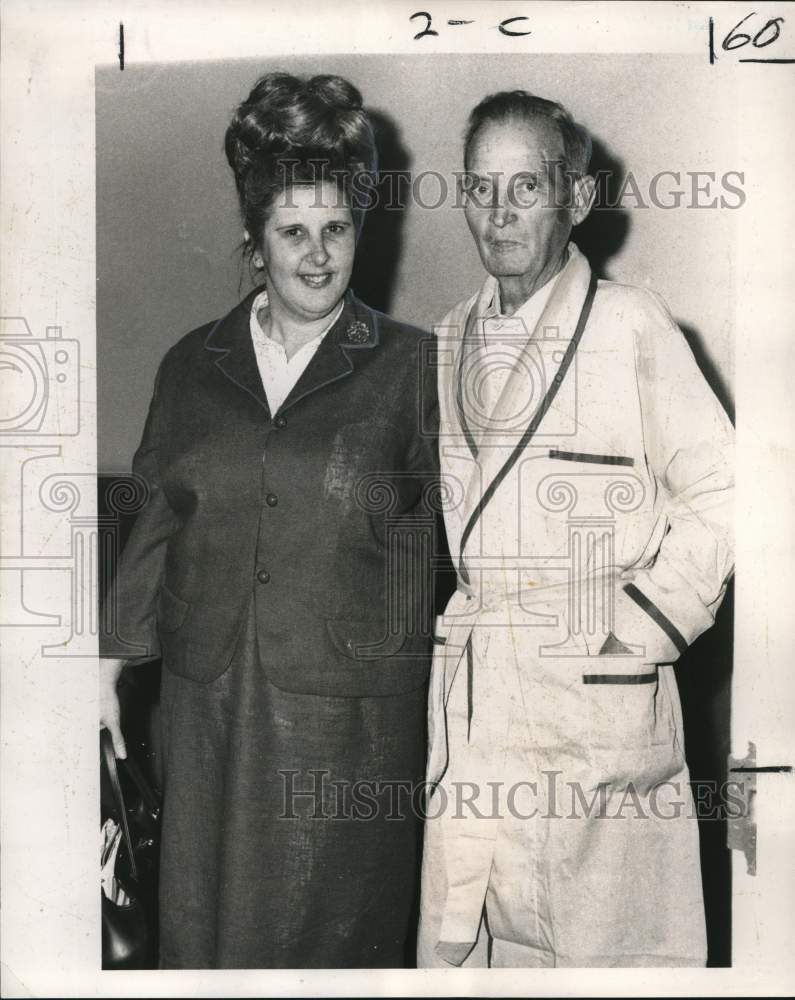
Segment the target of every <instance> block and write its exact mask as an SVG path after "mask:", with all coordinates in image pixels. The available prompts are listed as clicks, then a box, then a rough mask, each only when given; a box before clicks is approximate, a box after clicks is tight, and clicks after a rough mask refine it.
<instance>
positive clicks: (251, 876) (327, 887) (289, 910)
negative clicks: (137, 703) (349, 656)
mask: <svg viewBox="0 0 795 1000" xmlns="http://www.w3.org/2000/svg"><path fill="white" fill-rule="evenodd" d="M365 669H366V668H365ZM373 669H377V668H373ZM161 706H162V726H163V760H164V792H165V796H164V809H163V835H162V849H161V876H160V965H161V967H162V968H183V969H199V968H257V969H264V968H379V967H380V968H400V967H404V966H406V965H411V964H412V963H413V955H414V915H415V913H416V906H417V892H418V877H419V875H418V868H419V857H418V854H419V844H420V829H419V827H420V824H419V820H418V818H417V815H416V814H417V812H418V811H419V809H418V808H417V806H418V796H417V794H416V789H417V788H418V786H419V785H420V783H421V780H422V775H423V769H424V763H425V706H426V690H425V688H420V689H418V690H416V691H412V692H410V693H408V694H405V695H398V696H392V697H381V698H334V697H325V696H315V695H305V694H291V693H290V692H287V691H284V690H281V689H280V688H277V687H275V686H274V685H273V684H272V683H271V682H270V681H269V679H268V676H267V651H266V650H262V651H258V650H257V641H256V629H255V622H254V616H253V608H252V609H251V610H250V611H249V616H248V621H247V623H246V626H245V628H244V630H243V634H242V636H241V640H240V644H239V646H238V649H237V651H236V653H235V656H234V658H233V660H232V663H231V665H230V667H229V669H228V670H227V671H226V672H225V673H224V674H222V676H221V677H219V678H218V679H217V680H215V681H213V682H212V683H210V684H200V683H197V682H195V681H191V680H187V679H184V678H182V677H177V676H176V675H175V674H172V673H170V672H169V671H168V669H167V667H164V670H163V687H162V696H161ZM412 790H415V794H414V795H413V796H412Z"/></svg>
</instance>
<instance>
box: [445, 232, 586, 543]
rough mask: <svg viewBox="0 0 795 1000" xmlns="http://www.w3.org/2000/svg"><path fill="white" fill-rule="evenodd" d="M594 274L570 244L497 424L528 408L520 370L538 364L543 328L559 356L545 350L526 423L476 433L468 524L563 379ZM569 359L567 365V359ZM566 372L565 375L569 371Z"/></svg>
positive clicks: (503, 397) (503, 396)
mask: <svg viewBox="0 0 795 1000" xmlns="http://www.w3.org/2000/svg"><path fill="white" fill-rule="evenodd" d="M590 278H591V269H590V267H589V265H588V261H587V260H586V259H585V257H584V256H583V255H582V254H581V253H580V251H579V250H578V249H577V247H576V246H575V245H574V244H573V243H571V244H569V261H568V263H567V264H566V266H565V268H564V269H563V271H562V273H561V275H560V277H559V279H558V282H557V285H556V286H555V290H554V291H553V293H552V295H551V297H550V299H549V302H548V303H547V305H546V308H545V309H544V312H543V313H542V314H541V317H540V318H539V320H538V323H537V325H536V328H535V330H534V331H533V332H532V333H531V335H530V337H529V338H528V341H527V344H526V345H525V349H524V350H523V352H522V354H521V355H520V357H519V358H518V359H517V363H516V365H515V366H514V368H513V370H512V372H511V374H510V376H509V377H508V379H507V381H506V383H505V385H504V387H503V390H502V392H501V393H500V396H499V398H498V400H497V402H496V404H495V406H494V410H493V414H492V419H493V421H494V426H496V427H499V426H500V423H501V422H504V424H507V425H509V426H510V425H511V424H514V425H515V423H516V421H515V420H513V421H512V420H511V415H512V414H516V413H519V412H522V410H523V409H524V408H525V407H526V403H527V398H526V397H527V378H526V376H525V375H523V374H522V370H523V368H524V369H525V370H529V371H533V370H537V369H538V357H539V355H538V353H537V349H536V346H535V344H534V341H536V338H538V337H540V336H542V335H543V331H545V330H546V331H549V330H555V331H557V336H556V344H559V345H560V350H559V351H557V352H555V354H556V356H557V358H558V360H557V361H552V359H551V352H549V353H547V354H545V371H544V372H543V377H544V381H543V385H542V387H541V388H542V391H540V392H539V393H538V394H537V398H534V400H533V404H534V405H533V415H532V416H531V417H529V418H528V420H527V423H526V424H525V425H524V426H519V427H516V426H511V429H510V431H509V432H508V433H505V434H494V433H487V432H486V431H485V430H481V431H479V433H478V434H477V435H476V436H475V445H476V448H477V452H478V459H477V467H476V468H475V463H474V462H473V468H475V471H474V472H473V474H472V475H471V476H470V477H469V482H468V484H467V487H466V492H465V498H464V503H463V506H462V515H463V519H464V523H465V524H467V523H468V522H469V521H470V520H471V519H472V516H473V514H474V512H475V511H476V509H477V507H478V504H479V503H480V501H481V498H482V496H483V494H484V492H485V491H486V490H487V489H488V488H489V485H490V484H491V483H492V482H493V481H494V479H495V478H496V477H497V476H498V475H499V473H500V470H501V469H502V467H503V466H504V465H505V463H506V461H508V459H509V456H510V455H511V452H512V451H513V449H514V447H515V446H516V444H517V443H518V441H519V440H520V438H521V437H522V434H523V432H524V431H525V430H526V427H527V424H529V423H530V422H531V420H533V419H534V418H535V415H536V414H537V413H538V407H539V406H540V405H541V404H542V402H543V399H544V395H545V392H544V391H543V390H547V391H548V390H549V389H550V388H551V387H553V386H554V385H555V384H556V382H559V381H560V375H561V372H560V369H561V365H562V363H563V358H564V357H566V356H567V354H566V348H568V346H569V344H570V343H571V340H572V337H573V336H574V333H575V330H576V328H577V323H578V320H579V318H580V314H581V312H582V309H583V305H584V304H585V301H586V298H587V296H588V289H589V283H590ZM565 364H566V367H568V362H566V363H565ZM562 374H563V376H564V377H565V372H563V373H562ZM542 420H543V417H542ZM470 530H471V529H470Z"/></svg>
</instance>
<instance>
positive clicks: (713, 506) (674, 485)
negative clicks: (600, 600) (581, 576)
mask: <svg viewBox="0 0 795 1000" xmlns="http://www.w3.org/2000/svg"><path fill="white" fill-rule="evenodd" d="M643 295H644V299H645V303H644V305H645V308H643V309H642V311H641V312H642V314H643V319H642V320H641V321H639V322H638V323H637V324H636V330H635V368H636V372H637V384H638V392H639V397H640V404H641V413H642V420H643V438H644V445H645V451H646V460H647V462H648V465H649V469H650V472H651V475H652V476H653V479H654V482H655V485H656V487H657V489H658V490H659V491H661V495H662V496H663V497H664V503H663V506H662V511H663V516H664V517H665V518H666V521H667V529H666V532H665V534H664V537H663V540H662V543H661V545H660V548H659V551H658V552H657V555H656V558H655V559H654V560H653V562H652V563H651V565H649V566H647V567H645V568H644V569H642V570H640V571H637V572H632V571H630V572H629V573H625V574H624V577H625V580H624V581H623V583H622V585H621V586H620V587H619V588H617V590H616V595H615V602H616V603H615V617H614V623H615V628H614V633H615V635H616V636H617V637H618V639H619V640H621V641H622V642H624V643H631V644H633V645H642V646H643V647H645V651H644V657H645V659H646V660H647V661H649V662H655V663H670V662H673V661H674V660H676V659H677V658H678V656H679V655H680V654H681V653H683V652H684V650H685V649H686V648H687V646H688V645H689V644H690V643H691V642H693V640H694V639H696V638H697V637H698V636H699V635H700V634H701V633H702V632H704V631H705V630H706V629H708V628H709V627H710V626H711V625H712V624H713V622H714V620H715V612H716V611H717V609H718V607H719V606H720V603H721V601H722V600H723V596H724V593H725V591H726V585H727V582H728V580H729V578H730V576H731V574H732V571H733V568H734V552H733V493H734V431H733V428H732V425H731V423H730V421H729V418H728V417H727V415H726V413H725V412H724V410H723V408H722V406H721V404H720V403H719V401H718V400H717V398H716V396H715V394H714V393H713V392H712V390H711V389H710V387H709V385H708V384H707V381H706V379H705V378H704V376H703V375H702V374H701V371H700V370H699V368H698V365H697V364H696V361H695V359H694V357H693V354H692V352H691V351H690V348H689V347H688V344H687V342H686V341H685V338H684V335H683V334H682V332H681V331H680V330H679V328H678V327H677V325H676V323H675V322H674V320H673V318H672V317H671V315H670V313H669V312H668V310H667V308H666V306H665V304H664V303H663V301H662V300H661V299H660V298H659V297H658V296H656V295H654V294H653V293H643ZM627 577H631V579H626V578H627Z"/></svg>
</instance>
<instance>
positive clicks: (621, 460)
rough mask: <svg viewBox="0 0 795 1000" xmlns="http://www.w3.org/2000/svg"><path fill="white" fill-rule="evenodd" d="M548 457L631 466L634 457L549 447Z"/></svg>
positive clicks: (633, 462)
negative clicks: (560, 449) (559, 449)
mask: <svg viewBox="0 0 795 1000" xmlns="http://www.w3.org/2000/svg"><path fill="white" fill-rule="evenodd" d="M549 457H550V458H556V459H559V460H560V461H562V462H590V463H592V464H593V465H624V466H633V465H634V464H635V459H634V458H630V457H629V456H628V455H596V454H593V453H591V452H585V451H558V449H557V448H551V449H550V451H549Z"/></svg>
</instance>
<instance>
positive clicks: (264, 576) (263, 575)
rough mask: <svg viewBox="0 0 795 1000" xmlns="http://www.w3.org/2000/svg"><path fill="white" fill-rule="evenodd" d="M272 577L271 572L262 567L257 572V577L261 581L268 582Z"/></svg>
mask: <svg viewBox="0 0 795 1000" xmlns="http://www.w3.org/2000/svg"><path fill="white" fill-rule="evenodd" d="M270 578H271V575H270V573H269V572H268V571H267V570H266V569H261V570H260V571H259V572H258V573H257V579H258V580H259V582H260V583H268V582H269V580H270Z"/></svg>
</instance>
